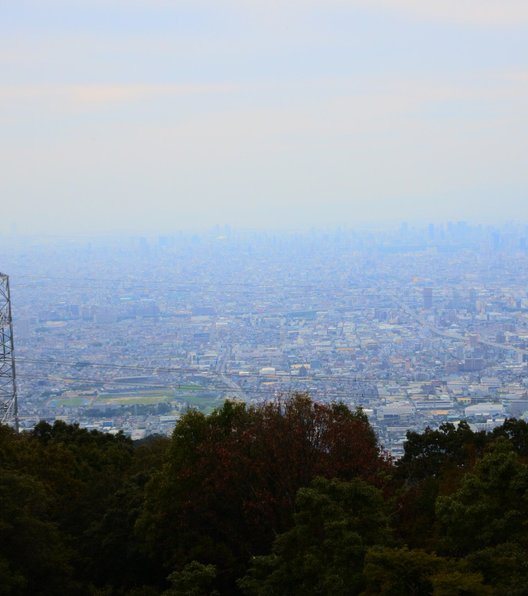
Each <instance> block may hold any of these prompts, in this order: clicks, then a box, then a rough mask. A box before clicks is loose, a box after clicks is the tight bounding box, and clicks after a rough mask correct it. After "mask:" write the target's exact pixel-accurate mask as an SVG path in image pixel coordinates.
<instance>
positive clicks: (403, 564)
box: [362, 547, 492, 596]
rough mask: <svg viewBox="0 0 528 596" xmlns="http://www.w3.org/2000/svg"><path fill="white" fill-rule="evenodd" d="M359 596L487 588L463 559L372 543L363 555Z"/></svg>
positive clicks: (449, 594) (449, 595)
mask: <svg viewBox="0 0 528 596" xmlns="http://www.w3.org/2000/svg"><path fill="white" fill-rule="evenodd" d="M364 575H365V580H366V584H367V587H366V589H365V591H364V592H362V596H371V595H372V596H373V595H375V594H376V595H378V594H385V595H387V596H412V595H416V596H427V595H435V596H470V595H471V596H485V595H490V594H491V593H492V592H491V589H490V588H489V587H488V586H486V585H484V584H483V581H482V576H481V575H479V574H478V573H474V572H471V571H469V570H468V569H467V567H466V565H465V564H464V563H461V562H459V561H454V560H450V559H445V558H443V557H439V556H437V555H435V554H433V553H427V552H425V551H423V550H419V549H416V550H409V549H408V548H387V547H373V548H371V549H370V550H369V551H368V553H367V555H366V557H365V568H364Z"/></svg>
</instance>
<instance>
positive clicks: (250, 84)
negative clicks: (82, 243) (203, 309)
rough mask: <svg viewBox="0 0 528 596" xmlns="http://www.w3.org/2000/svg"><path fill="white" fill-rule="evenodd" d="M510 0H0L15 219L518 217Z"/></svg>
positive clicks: (519, 83) (50, 227) (522, 79)
mask: <svg viewBox="0 0 528 596" xmlns="http://www.w3.org/2000/svg"><path fill="white" fill-rule="evenodd" d="M527 190H528V1H527V0H280V1H279V0H267V1H264V0H188V1H186V0H56V1H55V0H0V201H1V207H2V208H1V211H0V213H1V216H0V217H1V218H2V220H3V221H4V222H7V225H8V227H11V228H14V227H15V226H16V229H17V230H18V231H19V232H24V233H25V232H43V231H49V232H51V233H64V232H68V233H91V232H108V231H134V232H135V231H140V232H149V231H152V232H154V231H169V230H177V229H182V228H189V227H206V226H210V225H213V224H216V223H219V224H224V223H227V224H231V225H234V226H244V227H259V228H262V227H274V228H302V227H306V226H317V225H322V226H334V225H344V226H351V227H352V226H354V225H356V224H358V223H365V222H367V223H368V222H376V221H378V220H381V221H390V220H398V221H400V220H409V221H413V220H421V221H424V220H425V221H428V220H431V221H432V220H448V219H452V220H456V219H468V220H474V221H484V222H489V221H492V220H498V221H504V220H519V221H523V222H528V192H527Z"/></svg>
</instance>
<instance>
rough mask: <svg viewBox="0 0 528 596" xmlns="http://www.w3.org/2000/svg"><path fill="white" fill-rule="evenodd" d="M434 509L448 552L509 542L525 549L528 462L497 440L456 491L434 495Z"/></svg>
mask: <svg viewBox="0 0 528 596" xmlns="http://www.w3.org/2000/svg"><path fill="white" fill-rule="evenodd" d="M436 511H437V520H438V529H439V537H440V546H441V547H442V548H443V549H444V550H445V551H446V552H447V553H449V554H453V555H456V556H465V555H467V554H469V553H471V552H474V551H477V550H481V549H484V548H488V547H493V546H496V545H498V544H501V543H508V542H516V543H517V544H519V545H521V546H523V547H527V546H528V537H527V526H528V466H526V465H525V464H523V463H521V461H520V459H519V456H518V455H516V454H515V453H514V451H513V449H512V446H511V444H510V443H509V442H508V441H507V440H505V439H500V440H499V441H497V442H496V443H495V444H494V445H493V446H492V448H491V451H490V452H489V453H487V454H486V455H485V456H484V457H483V458H482V460H481V461H480V462H479V463H478V464H477V466H476V467H475V470H474V472H473V473H470V474H467V475H466V476H465V477H464V480H463V482H462V485H461V486H460V488H459V489H458V490H457V491H456V492H455V493H454V494H452V495H451V496H446V497H439V498H438V499H437V505H436Z"/></svg>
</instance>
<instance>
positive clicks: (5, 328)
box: [0, 273, 18, 432]
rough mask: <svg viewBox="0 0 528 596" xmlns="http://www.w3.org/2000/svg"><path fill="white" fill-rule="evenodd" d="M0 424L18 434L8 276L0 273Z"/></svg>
mask: <svg viewBox="0 0 528 596" xmlns="http://www.w3.org/2000/svg"><path fill="white" fill-rule="evenodd" d="M0 422H2V423H3V424H13V425H14V427H15V430H16V431H17V432H18V401H17V386H16V369H15V344H14V339H13V317H12V315H11V294H10V291H9V276H7V275H5V274H4V273H0Z"/></svg>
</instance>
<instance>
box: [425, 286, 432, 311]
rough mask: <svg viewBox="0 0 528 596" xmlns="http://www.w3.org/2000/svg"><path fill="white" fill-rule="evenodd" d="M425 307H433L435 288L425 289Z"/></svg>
mask: <svg viewBox="0 0 528 596" xmlns="http://www.w3.org/2000/svg"><path fill="white" fill-rule="evenodd" d="M423 307H424V308H427V309H431V308H433V288H424V289H423Z"/></svg>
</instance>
